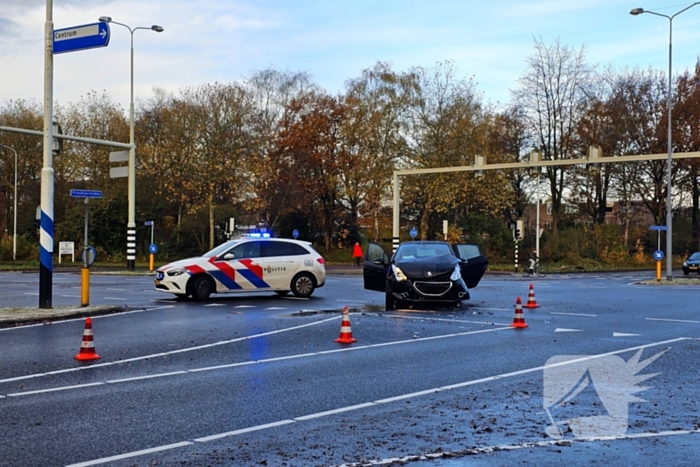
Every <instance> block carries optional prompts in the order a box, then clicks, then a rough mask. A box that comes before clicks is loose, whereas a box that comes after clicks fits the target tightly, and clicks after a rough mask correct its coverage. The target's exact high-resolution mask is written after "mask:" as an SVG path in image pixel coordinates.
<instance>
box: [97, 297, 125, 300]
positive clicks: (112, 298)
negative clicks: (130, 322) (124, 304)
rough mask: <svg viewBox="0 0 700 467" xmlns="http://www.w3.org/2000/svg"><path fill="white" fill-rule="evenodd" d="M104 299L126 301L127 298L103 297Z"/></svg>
mask: <svg viewBox="0 0 700 467" xmlns="http://www.w3.org/2000/svg"><path fill="white" fill-rule="evenodd" d="M102 300H121V301H124V300H126V298H124V297H102Z"/></svg>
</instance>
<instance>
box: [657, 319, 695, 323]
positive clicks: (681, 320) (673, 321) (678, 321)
mask: <svg viewBox="0 0 700 467" xmlns="http://www.w3.org/2000/svg"><path fill="white" fill-rule="evenodd" d="M644 319H645V320H647V321H668V322H670V323H700V321H691V320H687V319H665V318H644Z"/></svg>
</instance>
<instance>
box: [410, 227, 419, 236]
mask: <svg viewBox="0 0 700 467" xmlns="http://www.w3.org/2000/svg"><path fill="white" fill-rule="evenodd" d="M408 234H409V235H410V236H411V237H412V238H415V237H416V236H417V235H418V231H417V230H416V228H415V227H413V228H412V229H411V230H409V232H408Z"/></svg>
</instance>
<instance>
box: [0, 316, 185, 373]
mask: <svg viewBox="0 0 700 467" xmlns="http://www.w3.org/2000/svg"><path fill="white" fill-rule="evenodd" d="M174 307H175V305H170V306H159V307H155V308H144V309H142V310H131V311H121V312H119V313H112V314H109V315H101V316H93V317H92V319H100V318H111V317H113V316H121V315H130V314H132V313H145V312H147V311H154V310H166V309H168V308H174ZM84 320H85V318H72V319H62V320H60V321H53V322H51V323H50V324H53V325H54V326H58V325H59V324H64V323H72V322H74V321H84ZM36 326H46V324H44V323H39V324H26V325H23V326H15V327H13V328H0V332H2V331H15V330H17V329H24V328H33V327H36ZM86 368H88V367H86ZM0 382H2V381H0Z"/></svg>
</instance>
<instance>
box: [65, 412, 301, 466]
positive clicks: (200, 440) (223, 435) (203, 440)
mask: <svg viewBox="0 0 700 467" xmlns="http://www.w3.org/2000/svg"><path fill="white" fill-rule="evenodd" d="M290 423H294V420H280V421H279V422H273V423H266V424H264V425H258V426H251V427H249V428H243V429H241V430H234V431H229V432H227V433H220V434H218V435H211V436H205V437H203V438H197V439H195V441H197V442H198V443H206V442H207V441H213V440H215V439H221V438H226V437H228V436H236V435H241V434H243V433H250V432H251V431H259V430H265V429H267V428H274V427H277V426H282V425H289V424H290ZM69 467H70V466H69Z"/></svg>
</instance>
